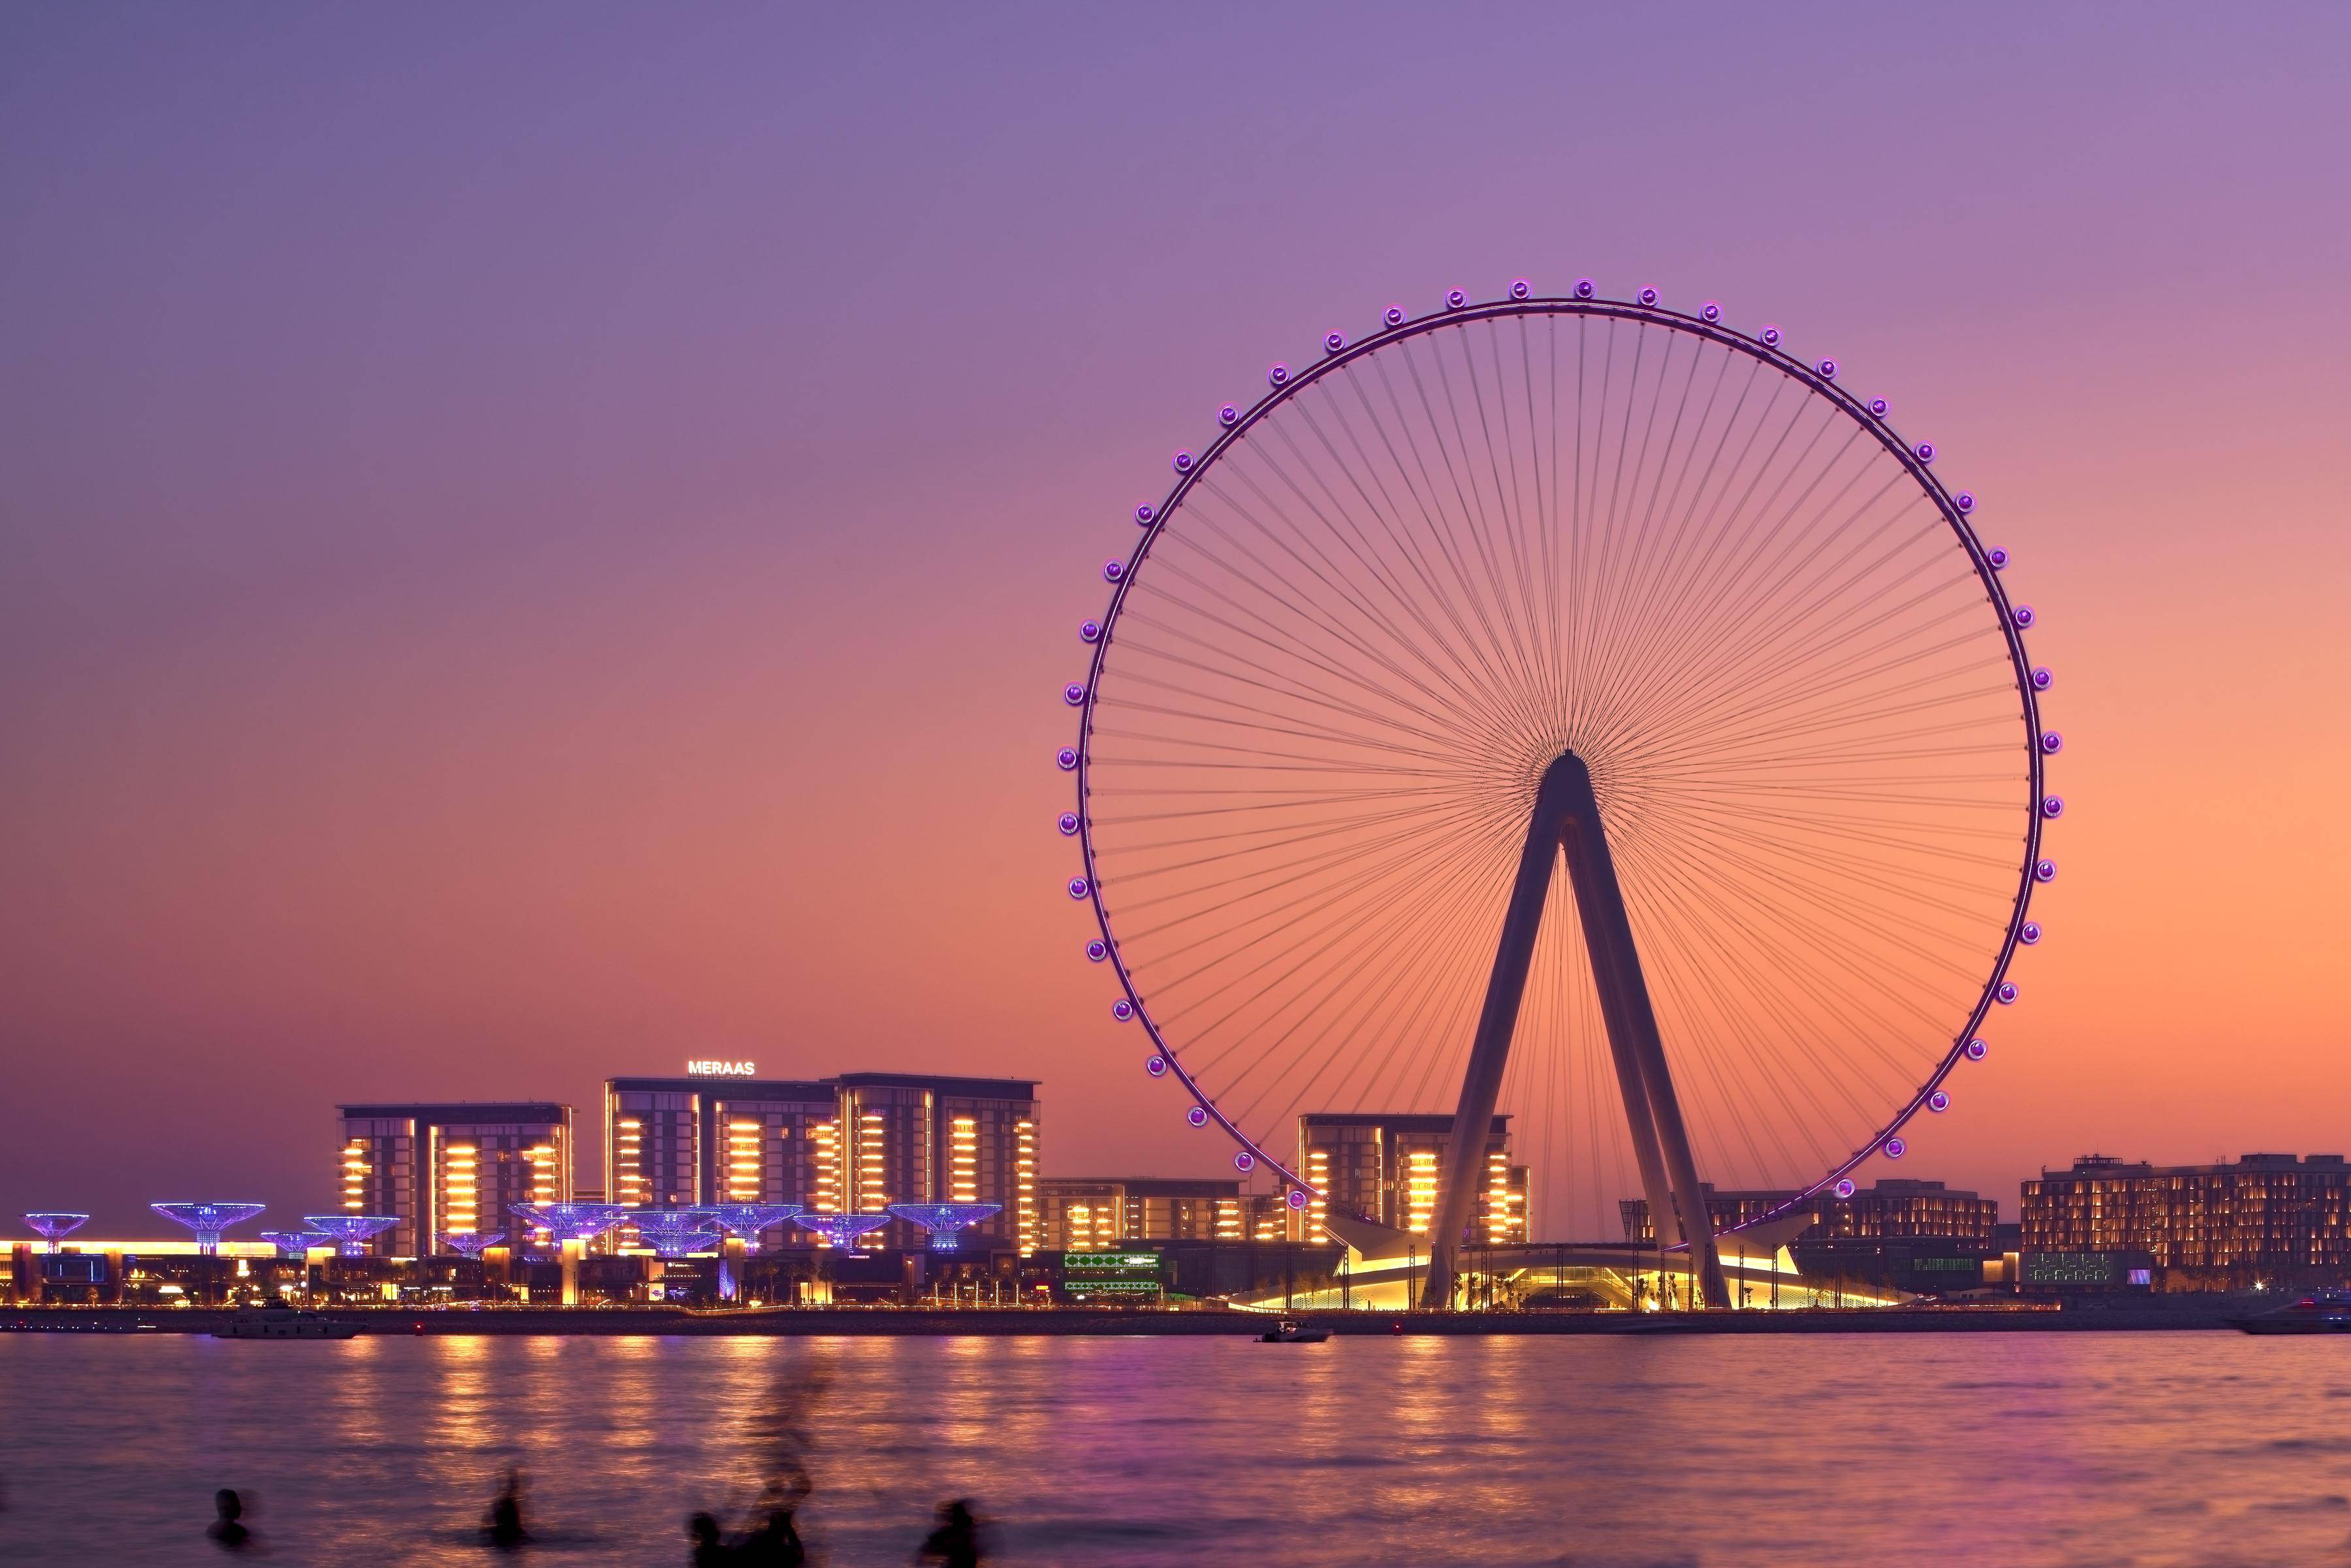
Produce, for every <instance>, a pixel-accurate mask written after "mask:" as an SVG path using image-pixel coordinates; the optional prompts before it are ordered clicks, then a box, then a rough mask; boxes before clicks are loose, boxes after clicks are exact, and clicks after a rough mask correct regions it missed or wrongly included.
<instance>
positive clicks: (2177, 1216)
mask: <svg viewBox="0 0 2351 1568" xmlns="http://www.w3.org/2000/svg"><path fill="white" fill-rule="evenodd" d="M2019 1220H2020V1228H2019V1235H2018V1245H2019V1248H2020V1249H2021V1250H2022V1256H2023V1258H2024V1260H2025V1264H2026V1272H2027V1275H2028V1282H2029V1277H2030V1276H2031V1274H2032V1270H2033V1268H2034V1266H2035V1262H2036V1259H2040V1260H2044V1261H2043V1264H2042V1266H2043V1268H2044V1270H2045V1269H2046V1268H2048V1267H2052V1266H2053V1265H2049V1264H2047V1263H2046V1262H2045V1260H2046V1259H2048V1258H2052V1257H2058V1256H2063V1257H2065V1258H2071V1259H2085V1258H2089V1259H2095V1258H2099V1257H2101V1256H2104V1255H2125V1254H2133V1253H2138V1254H2145V1255H2146V1256H2147V1258H2148V1259H2149V1260H2151V1261H2152V1267H2153V1268H2154V1269H2155V1270H2158V1271H2160V1272H2161V1274H2162V1275H2163V1276H2164V1281H2163V1282H2164V1283H2165V1285H2167V1286H2168V1288H2170V1289H2174V1290H2180V1289H2202V1290H2243V1289H2247V1288H2250V1287H2252V1286H2253V1285H2256V1284H2272V1283H2275V1284H2279V1285H2283V1286H2287V1287H2290V1288H2299V1287H2304V1286H2312V1285H2340V1284H2344V1283H2346V1281H2351V1166H2346V1164H2345V1161H2344V1157H2343V1156H2342V1155H2305V1156H2302V1157H2299V1158H2297V1157H2296V1156H2295V1155H2242V1156H2241V1157H2240V1158H2238V1159H2236V1160H2234V1161H2223V1162H2221V1163H2220V1164H2217V1165H2208V1166H2158V1165H2149V1164H2146V1163H2137V1164H2132V1163H2126V1162H2125V1161H2122V1160H2119V1159H2116V1158H2114V1157H2112V1156H2111V1155H2083V1156H2082V1157H2081V1158H2080V1159H2077V1160H2075V1161H2074V1164H2073V1166H2072V1168H2071V1169H2068V1170H2062V1171H2050V1170H2043V1172H2042V1173H2041V1175H2040V1176H2039V1177H2038V1178H2037V1179H2033V1180H2028V1181H2026V1182H2025V1183H2024V1201H2023V1207H2022V1214H2021V1215H2020V1216H2019Z"/></svg>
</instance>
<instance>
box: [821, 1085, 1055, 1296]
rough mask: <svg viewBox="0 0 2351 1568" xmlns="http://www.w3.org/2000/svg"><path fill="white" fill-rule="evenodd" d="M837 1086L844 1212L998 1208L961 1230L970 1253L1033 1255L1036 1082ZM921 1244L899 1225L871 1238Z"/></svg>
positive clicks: (898, 1244) (1037, 1232) (907, 1228)
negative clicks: (921, 1206)
mask: <svg viewBox="0 0 2351 1568" xmlns="http://www.w3.org/2000/svg"><path fill="white" fill-rule="evenodd" d="M838 1082H839V1085H840V1114H839V1131H838V1136H839V1138H840V1148H841V1208H842V1209H843V1210H844V1211H846V1212H849V1213H853V1214H879V1213H881V1212H882V1211H883V1209H885V1208H887V1207H889V1206H890V1205H892V1204H893V1203H994V1204H1000V1205H1002V1206H1003V1207H1002V1208H1001V1210H1000V1212H998V1214H996V1215H995V1216H993V1217H992V1218H987V1219H985V1220H982V1221H981V1222H979V1223H978V1224H977V1225H975V1226H973V1227H971V1228H969V1229H968V1230H966V1231H965V1232H964V1233H963V1237H964V1240H963V1245H964V1246H965V1247H966V1248H983V1249H984V1248H1001V1249H1018V1250H1019V1252H1021V1253H1022V1254H1023V1255H1026V1254H1028V1253H1030V1252H1033V1251H1035V1250H1036V1249H1037V1248H1038V1246H1039V1242H1040V1228H1039V1219H1040V1216H1039V1213H1038V1204H1037V1153H1038V1111H1037V1085H1036V1083H1035V1082H1033V1081H1030V1080H1028V1079H1019V1078H957V1077H947V1076H944V1075H938V1074H928V1073H913V1072H845V1073H843V1074H841V1077H840V1079H839V1080H838ZM877 1240H878V1241H879V1242H880V1243H881V1244H882V1245H884V1246H895V1247H919V1246H921V1245H923V1238H922V1236H921V1235H920V1233H919V1232H918V1231H917V1229H916V1228H914V1226H912V1225H909V1224H908V1223H907V1222H906V1221H904V1220H893V1221H891V1223H890V1224H889V1225H888V1226H886V1227H884V1228H883V1230H882V1231H881V1232H880V1233H879V1235H878V1236H877Z"/></svg>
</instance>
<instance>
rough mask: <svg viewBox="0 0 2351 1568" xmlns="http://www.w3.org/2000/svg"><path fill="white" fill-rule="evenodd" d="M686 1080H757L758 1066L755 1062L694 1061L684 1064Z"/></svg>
mask: <svg viewBox="0 0 2351 1568" xmlns="http://www.w3.org/2000/svg"><path fill="white" fill-rule="evenodd" d="M685 1075H686V1076H687V1077H688V1078H757V1077H758V1076H759V1064H758V1062H756V1061H712V1060H708V1059H703V1060H696V1061H689V1062H687V1063H686V1064H685Z"/></svg>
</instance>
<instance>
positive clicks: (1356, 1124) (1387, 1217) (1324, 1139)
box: [1289, 1111, 1532, 1246]
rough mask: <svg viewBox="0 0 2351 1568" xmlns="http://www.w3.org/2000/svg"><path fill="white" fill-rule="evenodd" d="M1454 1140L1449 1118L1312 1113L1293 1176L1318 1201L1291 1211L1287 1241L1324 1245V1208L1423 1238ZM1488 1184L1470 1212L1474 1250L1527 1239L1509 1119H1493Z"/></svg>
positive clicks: (1302, 1128)
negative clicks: (1299, 1178) (1302, 1179)
mask: <svg viewBox="0 0 2351 1568" xmlns="http://www.w3.org/2000/svg"><path fill="white" fill-rule="evenodd" d="M1452 1141H1453V1118H1452V1116H1451V1115H1449V1114H1439V1115H1413V1114H1402V1113H1395V1114H1383V1113H1376V1112H1328V1111H1318V1112H1310V1113H1307V1114H1305V1115H1302V1116H1301V1117H1299V1118H1298V1166H1297V1169H1298V1174H1299V1175H1300V1176H1303V1177H1305V1178H1306V1185H1307V1186H1308V1187H1309V1188H1310V1189H1311V1191H1312V1192H1313V1193H1314V1194H1316V1195H1317V1196H1315V1197H1312V1198H1311V1199H1310V1201H1309V1202H1308V1204H1307V1206H1306V1207H1305V1208H1303V1209H1301V1210H1297V1211H1295V1216H1296V1217H1295V1218H1294V1219H1293V1220H1292V1221H1291V1224H1290V1231H1289V1235H1290V1238H1291V1239H1297V1240H1304V1241H1326V1240H1328V1239H1329V1238H1328V1236H1327V1234H1326V1233H1325V1232H1324V1230H1323V1228H1322V1217H1323V1215H1324V1214H1325V1213H1326V1212H1328V1210H1329V1209H1330V1208H1332V1207H1335V1208H1338V1209H1340V1210H1341V1211H1343V1212H1344V1213H1347V1214H1352V1215H1355V1216H1358V1217H1360V1218H1364V1219H1369V1220H1371V1221H1373V1222H1374V1223H1375V1224H1379V1225H1384V1226H1387V1227H1389V1228H1392V1229H1396V1230H1405V1231H1410V1232H1412V1233H1414V1234H1416V1235H1419V1236H1426V1235H1427V1234H1428V1228H1429V1224H1430V1221H1431V1218H1432V1216H1434V1214H1435V1213H1436V1210H1437V1173H1438V1171H1440V1170H1441V1169H1443V1168H1444V1164H1445V1150H1446V1146H1447V1145H1448V1144H1450V1143H1451V1142H1452ZM1485 1174H1486V1179H1485V1180H1484V1182H1482V1183H1481V1184H1480V1185H1479V1190H1478V1198H1477V1203H1476V1206H1475V1207H1474V1208H1473V1209H1472V1211H1471V1215H1470V1220H1469V1229H1468V1239H1469V1241H1470V1242H1471V1244H1472V1245H1480V1246H1482V1245H1489V1244H1491V1245H1498V1246H1499V1245H1502V1244H1505V1243H1510V1242H1516V1241H1524V1240H1526V1239H1528V1238H1529V1237H1530V1236H1531V1233H1532V1232H1531V1225H1532V1217H1531V1215H1530V1214H1529V1212H1528V1207H1527V1189H1528V1185H1529V1184H1528V1176H1527V1167H1526V1166H1521V1165H1514V1164H1512V1163H1511V1161H1510V1118H1509V1117H1508V1116H1496V1117H1495V1118H1494V1120H1493V1123H1492V1125H1491V1127H1490V1129H1489V1132H1488V1134H1487V1138H1486V1173H1485Z"/></svg>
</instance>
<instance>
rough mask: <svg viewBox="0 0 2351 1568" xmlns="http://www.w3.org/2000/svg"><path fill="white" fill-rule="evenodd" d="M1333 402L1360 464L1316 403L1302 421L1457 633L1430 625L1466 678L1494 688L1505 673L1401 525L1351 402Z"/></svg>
mask: <svg viewBox="0 0 2351 1568" xmlns="http://www.w3.org/2000/svg"><path fill="white" fill-rule="evenodd" d="M1346 384H1347V386H1348V387H1349V389H1350V390H1351V391H1353V392H1354V393H1355V396H1356V399H1357V401H1358V402H1362V403H1363V404H1364V408H1365V410H1366V411H1367V412H1369V410H1370V402H1369V400H1368V399H1366V398H1365V397H1364V392H1363V389H1362V388H1361V386H1360V385H1357V384H1356V383H1355V382H1354V381H1353V375H1352V371H1349V372H1348V373H1347V378H1346ZM1328 401H1329V402H1330V405H1331V408H1332V413H1333V415H1334V416H1335V418H1336V419H1337V422H1338V423H1339V426H1340V428H1341V429H1342V430H1343V432H1345V434H1346V436H1347V442H1348V444H1349V445H1350V446H1352V447H1353V449H1354V452H1355V454H1356V458H1357V461H1356V462H1354V463H1352V464H1351V463H1349V462H1348V461H1347V460H1346V459H1345V458H1343V456H1341V455H1340V454H1339V451H1338V448H1337V446H1336V445H1335V444H1333V443H1332V441H1331V438H1330V435H1329V434H1328V433H1327V432H1325V431H1324V430H1323V429H1322V424H1321V423H1320V422H1319V421H1317V420H1316V419H1315V417H1314V406H1313V403H1312V402H1301V403H1300V405H1299V413H1300V415H1301V418H1303V419H1304V420H1305V421H1306V422H1307V423H1308V426H1309V428H1310V429H1311V431H1312V433H1313V434H1314V435H1315V437H1316V439H1317V440H1318V441H1319V442H1320V443H1321V444H1322V447H1323V450H1324V451H1325V452H1326V453H1327V454H1329V455H1330V457H1331V459H1332V465H1333V466H1334V467H1336V468H1338V470H1339V471H1340V472H1341V473H1342V474H1343V475H1344V476H1346V478H1347V481H1348V483H1349V485H1350V486H1352V487H1353V489H1354V490H1355V492H1356V494H1357V496H1358V497H1361V499H1362V500H1363V502H1364V509H1365V510H1367V511H1369V512H1370V513H1371V514H1372V515H1373V517H1375V518H1376V519H1377V520H1378V521H1379V523H1380V524H1381V526H1382V528H1384V530H1385V531H1386V533H1387V537H1388V541H1389V543H1390V545H1391V547H1392V548H1394V549H1395V552H1396V553H1397V555H1398V556H1399V557H1401V558H1402V559H1404V560H1405V562H1406V563H1407V564H1408V565H1409V566H1410V568H1411V569H1412V572H1413V575H1414V576H1415V577H1416V579H1417V580H1419V582H1420V584H1421V590H1422V592H1423V594H1425V595H1426V604H1427V605H1428V606H1433V607H1434V613H1435V614H1437V615H1438V616H1440V617H1441V618H1442V619H1443V620H1444V621H1445V622H1447V624H1448V625H1449V626H1450V627H1451V634H1450V636H1447V633H1446V632H1444V631H1442V630H1439V629H1438V628H1437V627H1435V626H1433V625H1430V626H1429V630H1430V632H1431V634H1432V635H1435V636H1437V637H1439V638H1443V639H1445V641H1446V642H1447V647H1448V651H1450V652H1451V653H1453V656H1454V659H1455V662H1456V663H1457V664H1459V665H1460V667H1461V670H1462V674H1463V678H1464V679H1466V680H1468V681H1471V682H1473V683H1479V682H1482V683H1483V684H1485V685H1494V684H1495V683H1497V682H1498V681H1499V672H1498V671H1497V670H1496V668H1495V667H1494V665H1493V664H1492V663H1491V662H1490V660H1489V657H1488V655H1487V650H1486V648H1485V646H1484V643H1482V642H1481V641H1480V639H1479V637H1478V636H1477V635H1476V634H1475V633H1473V632H1471V631H1470V629H1469V627H1468V625H1467V624H1466V623H1465V622H1463V621H1462V619H1461V612H1460V608H1459V606H1458V605H1457V604H1456V603H1455V601H1454V598H1453V595H1452V594H1451V593H1450V592H1448V591H1447V590H1446V589H1445V588H1444V587H1443V586H1442V585H1441V584H1440V583H1439V582H1438V580H1437V574H1436V573H1435V571H1433V570H1431V569H1430V567H1429V564H1428V561H1427V558H1426V555H1425V554H1424V552H1423V551H1422V550H1421V549H1419V547H1418V546H1417V544H1416V543H1415V542H1414V541H1413V539H1412V534H1411V531H1410V530H1409V529H1408V528H1405V527H1404V526H1403V524H1402V522H1401V518H1402V514H1403V508H1402V507H1398V506H1396V504H1395V497H1393V496H1391V495H1390V494H1389V493H1388V489H1387V486H1386V483H1385V481H1384V479H1383V478H1382V477H1381V476H1380V472H1379V467H1378V465H1376V464H1375V463H1374V461H1373V460H1372V457H1371V455H1370V453H1369V452H1368V451H1367V450H1366V449H1365V447H1364V443H1363V440H1362V438H1361V437H1360V436H1359V435H1357V434H1356V433H1355V429H1354V424H1353V421H1352V420H1350V419H1349V418H1348V417H1347V410H1346V404H1345V403H1344V402H1341V401H1340V400H1339V398H1338V394H1337V393H1336V392H1332V393H1331V394H1330V396H1329V399H1328ZM1374 428H1375V429H1376V428H1378V427H1377V424H1376V416H1374ZM1380 434H1381V436H1382V439H1383V442H1384V444H1385V445H1386V449H1387V452H1388V455H1389V458H1390V460H1391V461H1392V462H1394V463H1395V465H1396V468H1397V479H1398V481H1399V483H1400V484H1401V485H1402V486H1403V488H1404V490H1405V494H1407V495H1408V496H1410V497H1412V499H1413V504H1414V505H1415V506H1416V507H1418V508H1419V510H1420V514H1421V518H1422V521H1423V522H1424V523H1426V524H1427V525H1428V526H1429V528H1430V530H1431V532H1432V533H1435V532H1436V531H1437V528H1436V518H1435V517H1433V516H1432V515H1431V513H1430V511H1429V508H1428V507H1427V505H1426V502H1424V501H1423V500H1422V499H1421V497H1420V495H1419V492H1418V491H1417V490H1416V489H1415V488H1414V487H1413V486H1412V483H1411V476H1409V475H1408V474H1405V472H1404V471H1403V465H1402V462H1401V460H1400V459H1398V458H1397V457H1396V453H1395V444H1394V443H1393V441H1390V440H1388V439H1387V436H1386V432H1385V431H1384V430H1382V431H1380ZM1366 476H1368V477H1369V478H1370V479H1371V482H1372V484H1373V486H1374V487H1375V488H1377V489H1378V490H1379V492H1380V498H1379V501H1378V502H1377V503H1374V501H1373V499H1372V497H1371V496H1370V495H1369V493H1368V492H1366V491H1365V490H1364V487H1363V486H1364V478H1365V477H1366ZM1443 553H1445V554H1446V556H1447V560H1448V562H1449V563H1450V564H1451V565H1452V567H1453V569H1454V570H1453V576H1454V580H1455V582H1456V584H1457V585H1458V586H1461V587H1465V588H1466V580H1464V579H1463V578H1462V577H1461V575H1460V571H1459V562H1458V559H1456V558H1454V557H1453V556H1452V555H1451V553H1450V552H1449V551H1445V552H1443ZM1430 613H1431V612H1430V611H1429V610H1428V609H1426V608H1425V607H1424V608H1419V609H1416V620H1420V621H1421V623H1422V624H1424V625H1426V624H1428V622H1427V621H1426V616H1427V615H1429V614H1430ZM1473 663H1474V664H1476V665H1477V668H1476V669H1474V670H1472V669H1471V668H1470V665H1471V664H1473Z"/></svg>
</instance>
